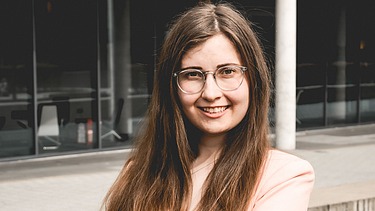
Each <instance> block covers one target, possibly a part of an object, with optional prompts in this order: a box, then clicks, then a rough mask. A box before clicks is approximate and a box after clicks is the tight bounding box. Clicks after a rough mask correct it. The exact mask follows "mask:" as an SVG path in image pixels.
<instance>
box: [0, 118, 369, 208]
mask: <svg viewBox="0 0 375 211" xmlns="http://www.w3.org/2000/svg"><path fill="white" fill-rule="evenodd" d="M290 152H291V153H293V154H296V155H298V156H300V157H302V158H304V159H306V160H308V161H310V163H311V164H312V165H313V166H314V169H315V172H316V183H315V188H314V191H313V194H312V197H311V201H310V206H311V207H313V206H319V205H323V204H325V203H336V202H337V203H338V202H343V201H348V200H354V199H362V198H371V197H375V165H374V164H375V124H371V125H364V126H355V127H345V128H333V129H324V130H314V131H307V132H299V133H297V149H296V150H293V151H290ZM127 154H128V150H116V151H107V152H95V153H85V154H77V155H68V156H59V157H49V158H38V159H30V160H23V161H7V162H0V210H1V211H2V210H12V211H14V210H17V211H18V210H20V211H23V210H38V211H39V210H40V211H43V210H48V211H49V210H55V211H58V210H64V211H66V210H80V211H81V210H85V211H86V210H87V211H91V210H93V211H97V210H99V209H100V205H101V201H102V199H103V197H104V195H105V193H106V191H107V190H108V188H109V186H110V185H111V184H112V183H113V181H114V180H115V178H116V176H117V174H118V172H119V171H120V169H121V166H122V164H123V163H124V161H125V160H126V157H127Z"/></svg>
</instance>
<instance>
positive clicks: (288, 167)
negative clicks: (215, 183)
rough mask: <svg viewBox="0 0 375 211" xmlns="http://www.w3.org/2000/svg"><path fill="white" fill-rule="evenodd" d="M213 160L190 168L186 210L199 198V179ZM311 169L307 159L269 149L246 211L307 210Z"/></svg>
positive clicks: (202, 179)
mask: <svg viewBox="0 0 375 211" xmlns="http://www.w3.org/2000/svg"><path fill="white" fill-rule="evenodd" d="M212 167H213V163H208V164H207V163H206V164H202V165H200V166H197V167H195V168H194V169H192V172H193V175H192V177H193V178H192V179H193V193H192V202H191V206H190V210H194V208H195V207H196V206H197V204H198V202H199V200H200V198H201V189H202V185H203V182H204V181H205V180H206V177H207V176H208V174H209V173H210V171H211V169H212ZM314 178H315V177H314V170H313V168H312V166H311V165H310V163H308V162H307V161H305V160H302V159H301V158H298V157H296V156H294V155H291V154H288V153H285V152H281V151H278V150H270V152H269V156H268V159H267V163H266V166H265V169H264V173H263V174H262V177H261V180H260V182H259V187H258V188H257V190H256V192H255V194H254V197H253V198H252V199H251V201H250V204H249V208H248V211H302V210H307V207H308V203H309V198H310V193H311V191H312V189H313V185H314Z"/></svg>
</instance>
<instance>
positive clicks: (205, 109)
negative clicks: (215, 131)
mask: <svg viewBox="0 0 375 211" xmlns="http://www.w3.org/2000/svg"><path fill="white" fill-rule="evenodd" d="M225 109H227V107H215V108H203V111H205V112H208V113H210V114H212V113H220V112H223V111H225Z"/></svg>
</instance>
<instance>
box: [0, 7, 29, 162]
mask: <svg viewBox="0 0 375 211" xmlns="http://www.w3.org/2000/svg"><path fill="white" fill-rule="evenodd" d="M0 14H1V18H0V26H1V28H2V29H6V30H2V31H1V33H0V158H4V157H16V156H26V155H32V154H33V153H34V141H33V130H32V128H33V125H34V117H33V110H34V108H33V106H32V92H33V89H32V87H33V82H32V80H30V79H32V78H33V69H32V18H31V17H32V5H31V1H27V0H14V1H1V2H0Z"/></svg>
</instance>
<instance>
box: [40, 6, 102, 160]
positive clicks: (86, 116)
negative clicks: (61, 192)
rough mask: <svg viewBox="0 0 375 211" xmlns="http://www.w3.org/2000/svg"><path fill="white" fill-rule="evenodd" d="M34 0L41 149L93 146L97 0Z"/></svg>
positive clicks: (95, 106) (64, 149)
mask: <svg viewBox="0 0 375 211" xmlns="http://www.w3.org/2000/svg"><path fill="white" fill-rule="evenodd" d="M34 3H35V5H34V8H35V9H34V10H35V38H36V46H35V50H36V73H37V74H36V75H37V78H36V82H37V118H38V121H37V122H38V127H37V138H38V146H39V152H40V153H48V152H62V151H72V150H83V149H90V148H95V147H97V146H98V142H97V139H96V136H95V134H96V130H95V128H96V125H97V97H96V95H97V94H96V93H97V69H98V68H97V61H98V60H97V52H98V51H97V49H98V45H97V34H98V33H97V3H96V1H84V0H79V1H56V0H42V1H34Z"/></svg>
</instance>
